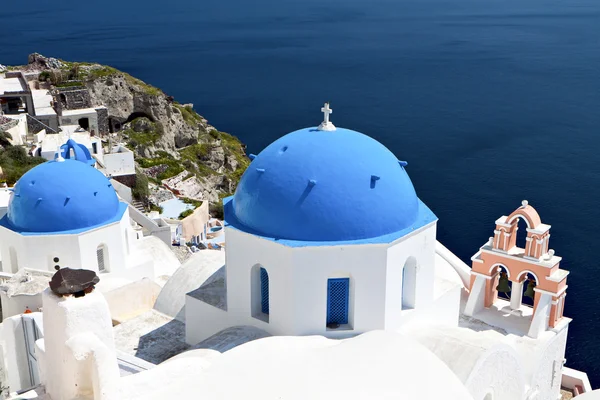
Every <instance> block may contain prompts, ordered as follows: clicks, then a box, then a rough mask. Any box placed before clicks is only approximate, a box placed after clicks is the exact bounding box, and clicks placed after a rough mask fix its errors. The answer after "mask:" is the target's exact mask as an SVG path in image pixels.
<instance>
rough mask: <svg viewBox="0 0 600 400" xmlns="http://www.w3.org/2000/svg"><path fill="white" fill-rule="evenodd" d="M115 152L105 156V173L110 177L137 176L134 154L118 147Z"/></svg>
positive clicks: (103, 160)
mask: <svg viewBox="0 0 600 400" xmlns="http://www.w3.org/2000/svg"><path fill="white" fill-rule="evenodd" d="M113 151H114V152H111V153H106V154H104V155H103V159H102V162H103V164H104V172H105V173H106V175H109V176H123V175H134V174H135V162H134V157H133V152H132V151H131V150H129V149H127V148H125V147H122V146H118V147H117V148H116V149H113Z"/></svg>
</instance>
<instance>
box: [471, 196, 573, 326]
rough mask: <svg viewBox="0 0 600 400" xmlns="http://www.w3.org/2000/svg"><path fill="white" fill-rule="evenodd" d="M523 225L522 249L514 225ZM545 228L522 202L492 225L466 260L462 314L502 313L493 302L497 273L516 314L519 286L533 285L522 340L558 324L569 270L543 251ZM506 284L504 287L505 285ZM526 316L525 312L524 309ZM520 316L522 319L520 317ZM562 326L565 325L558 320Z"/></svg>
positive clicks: (545, 248)
mask: <svg viewBox="0 0 600 400" xmlns="http://www.w3.org/2000/svg"><path fill="white" fill-rule="evenodd" d="M520 219H523V220H524V221H525V223H526V225H527V237H526V239H525V240H526V242H525V246H524V247H525V248H520V247H518V246H517V230H518V229H519V228H518V223H519V220H520ZM549 241H550V225H546V224H543V223H542V221H541V219H540V216H539V214H538V213H537V211H536V210H535V209H534V208H533V207H532V206H530V205H529V204H528V202H527V200H523V202H522V203H521V207H519V208H517V209H516V210H515V211H513V212H512V214H510V215H509V216H508V217H507V216H502V217H500V218H499V219H498V220H496V229H495V230H494V236H493V237H490V239H489V241H488V242H487V243H486V244H484V245H483V246H482V247H481V248H480V249H479V251H478V252H477V253H476V254H475V255H474V256H473V257H472V258H471V260H472V261H473V265H472V270H471V285H470V293H469V298H468V300H467V305H466V307H465V314H467V315H469V316H475V315H476V314H477V313H478V312H480V311H482V310H483V309H484V308H488V309H489V308H490V307H492V306H496V308H498V309H503V310H506V309H508V307H507V305H506V304H499V303H501V302H503V301H504V300H500V299H498V290H497V288H498V284H499V282H500V279H501V272H502V274H504V273H506V277H504V276H503V275H502V277H503V278H504V279H506V278H508V280H510V281H511V282H512V290H511V297H510V309H511V310H515V311H517V312H521V311H522V308H523V307H527V306H526V305H524V304H523V303H522V295H523V285H524V284H525V281H528V282H527V283H528V284H529V285H532V286H534V287H533V292H534V293H535V295H534V302H533V312H532V317H531V323H530V325H529V329H528V332H527V334H528V336H531V337H538V336H539V335H540V334H541V333H542V332H544V331H546V330H547V329H549V328H550V329H552V328H555V327H557V326H558V325H559V324H561V323H562V322H563V319H564V318H563V309H564V303H565V296H566V289H567V275H568V274H569V271H566V270H563V269H560V261H561V257H558V256H556V255H555V254H554V250H551V249H549ZM506 284H508V282H506ZM526 311H527V310H526ZM520 315H523V313H522V312H521V314H520ZM564 322H565V323H568V321H564Z"/></svg>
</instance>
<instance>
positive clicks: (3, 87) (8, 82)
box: [0, 75, 27, 96]
mask: <svg viewBox="0 0 600 400" xmlns="http://www.w3.org/2000/svg"><path fill="white" fill-rule="evenodd" d="M24 90H27V88H26V87H23V85H22V84H21V81H20V80H19V79H18V78H5V77H4V75H2V76H0V96H2V95H4V94H5V93H7V92H21V91H24Z"/></svg>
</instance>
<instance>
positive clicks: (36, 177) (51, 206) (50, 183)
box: [6, 159, 120, 233]
mask: <svg viewBox="0 0 600 400" xmlns="http://www.w3.org/2000/svg"><path fill="white" fill-rule="evenodd" d="M119 211H120V207H119V199H118V198H117V195H116V193H115V190H114V188H113V187H112V185H111V184H110V182H109V180H108V179H107V178H106V177H105V176H104V175H103V174H102V173H101V172H100V171H98V170H96V169H95V168H93V167H91V166H89V165H87V164H86V163H83V162H80V161H76V160H68V159H67V160H64V161H48V162H45V163H43V164H40V165H38V166H36V167H34V168H32V169H31V170H29V171H28V172H27V173H25V174H24V175H23V176H22V177H21V179H19V181H18V182H17V184H16V185H15V187H14V193H13V196H12V197H11V200H10V202H9V204H8V212H7V215H6V217H7V219H8V222H9V226H10V227H11V228H13V229H15V230H18V231H21V232H46V233H48V232H62V231H72V230H81V229H86V228H91V227H94V226H98V225H102V224H104V223H107V222H110V221H112V220H113V219H115V217H117V216H118V214H119Z"/></svg>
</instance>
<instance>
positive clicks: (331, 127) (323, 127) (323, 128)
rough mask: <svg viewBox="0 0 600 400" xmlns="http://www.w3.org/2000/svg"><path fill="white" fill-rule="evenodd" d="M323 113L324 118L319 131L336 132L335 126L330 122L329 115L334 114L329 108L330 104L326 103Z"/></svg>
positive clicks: (322, 109)
mask: <svg viewBox="0 0 600 400" xmlns="http://www.w3.org/2000/svg"><path fill="white" fill-rule="evenodd" d="M321 112H322V113H323V115H324V118H323V122H321V125H319V128H318V129H319V130H320V131H335V125H333V124H332V123H331V121H329V114H331V113H333V110H332V109H331V108H329V103H325V105H324V106H323V107H322V108H321Z"/></svg>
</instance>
